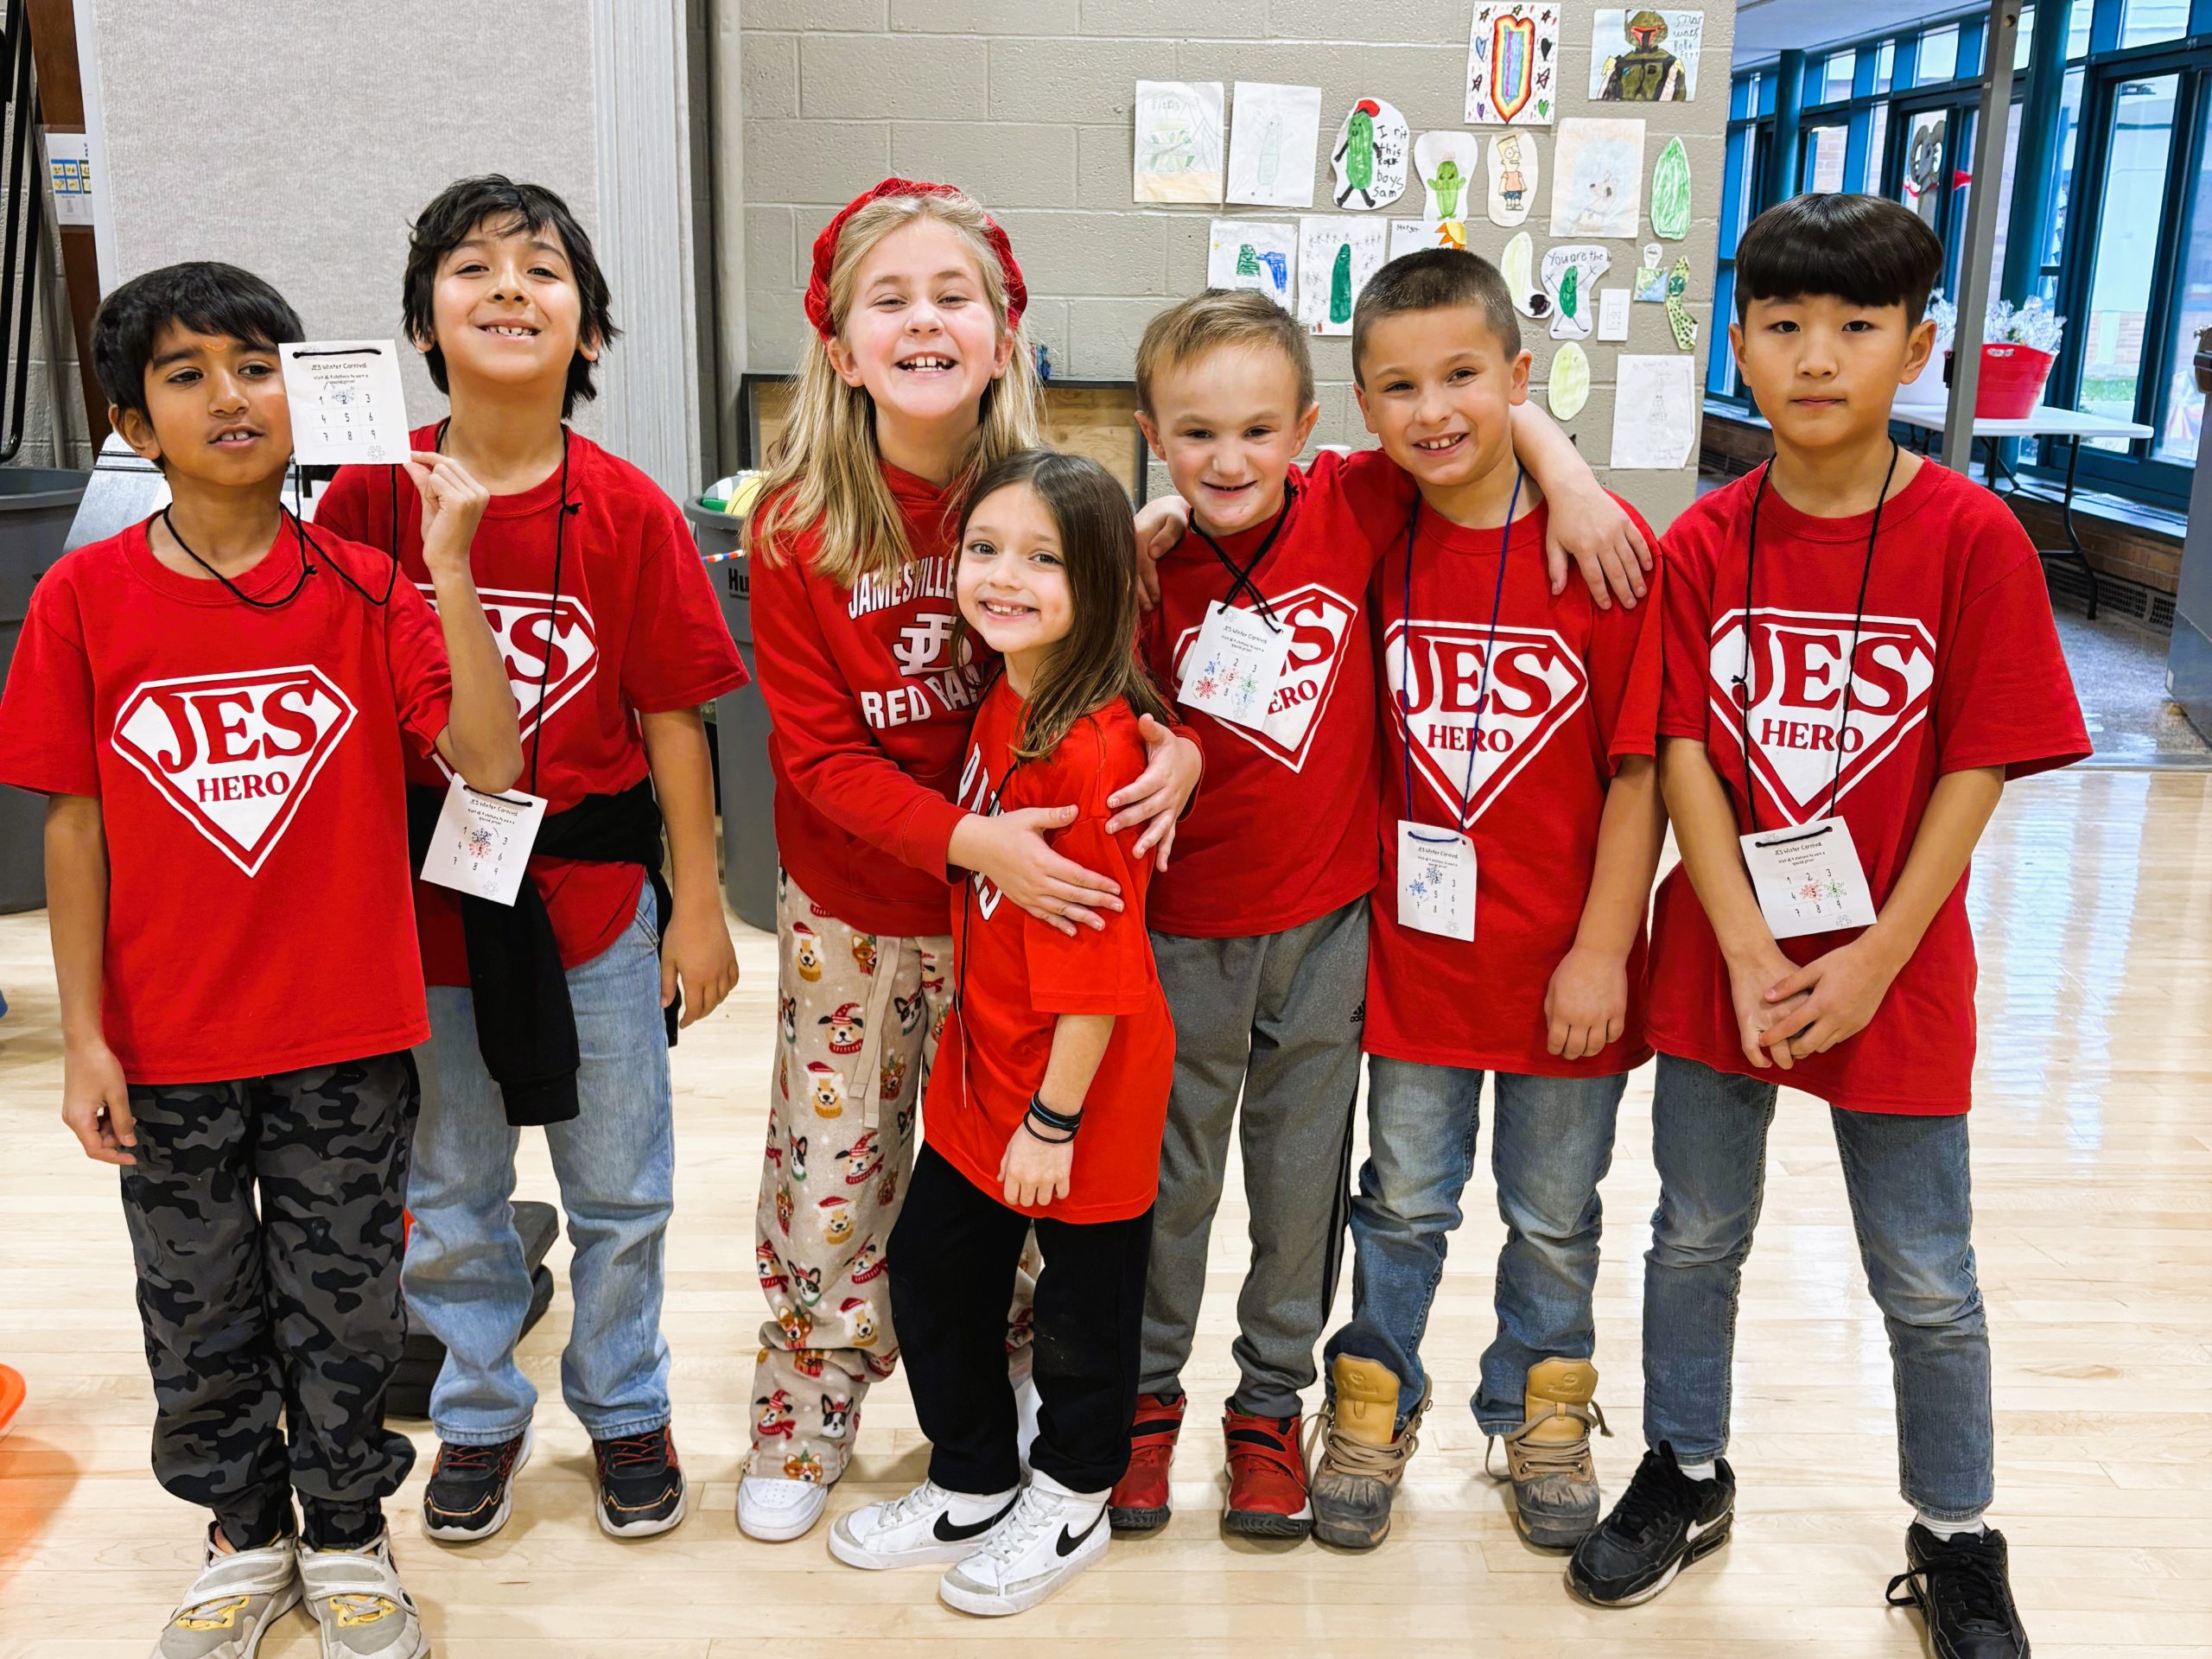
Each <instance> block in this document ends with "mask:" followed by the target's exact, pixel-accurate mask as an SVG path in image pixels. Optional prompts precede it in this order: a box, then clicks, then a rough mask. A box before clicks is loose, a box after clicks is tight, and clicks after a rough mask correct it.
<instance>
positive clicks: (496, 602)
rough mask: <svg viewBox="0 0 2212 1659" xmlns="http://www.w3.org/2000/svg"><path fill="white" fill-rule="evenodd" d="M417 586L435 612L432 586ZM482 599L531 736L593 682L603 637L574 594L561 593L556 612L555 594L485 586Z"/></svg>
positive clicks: (519, 718) (521, 721) (519, 720)
mask: <svg viewBox="0 0 2212 1659" xmlns="http://www.w3.org/2000/svg"><path fill="white" fill-rule="evenodd" d="M415 585H416V587H418V588H422V590H423V598H424V599H426V600H429V601H430V606H431V608H432V609H434V610H435V608H436V607H437V600H436V598H435V595H434V594H433V593H432V591H431V589H430V588H429V585H428V584H426V583H423V582H417V583H416V584H415ZM477 597H478V598H479V599H480V600H482V601H484V617H485V620H486V621H488V622H489V623H491V625H492V637H493V639H496V640H498V641H499V657H500V659H501V660H502V661H503V662H504V663H505V664H506V670H507V683H508V685H509V686H510V687H512V690H513V691H514V694H515V723H516V724H517V725H518V727H519V728H521V733H522V735H523V736H524V737H528V736H529V735H530V734H531V733H532V732H533V731H535V730H537V727H538V726H539V724H540V723H541V722H543V721H548V720H550V719H551V718H552V717H553V716H554V715H555V714H556V712H558V710H559V709H560V708H561V705H562V704H563V703H565V702H568V701H569V698H571V697H573V696H575V695H576V693H578V692H579V691H581V690H583V689H584V688H585V687H586V686H588V685H589V684H590V683H591V677H592V671H593V669H594V668H595V667H596V666H597V665H598V663H599V636H598V633H597V631H596V629H595V628H594V625H593V622H592V617H591V612H590V610H589V609H588V608H587V607H586V606H585V605H584V602H583V601H582V600H580V599H577V598H575V596H574V595H572V594H562V595H561V603H560V606H559V607H558V609H556V610H554V611H552V612H551V613H550V614H549V613H548V609H547V604H546V601H548V600H549V599H550V598H551V597H552V595H551V594H533V593H530V592H528V591H526V590H524V589H521V588H480V589H479V590H478V592H477ZM541 685H543V689H544V696H543V699H542V700H541V699H540V697H539V696H538V690H539V687H540V686H541Z"/></svg>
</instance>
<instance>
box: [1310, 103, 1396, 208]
mask: <svg viewBox="0 0 2212 1659" xmlns="http://www.w3.org/2000/svg"><path fill="white" fill-rule="evenodd" d="M1412 137H1413V136H1412V134H1411V132H1410V131H1408V129H1407V126H1406V118H1405V117H1404V116H1402V115H1400V114H1399V113H1398V111H1397V110H1396V109H1395V107H1394V106H1393V105H1389V104H1386V103H1384V102H1383V100H1382V99H1379V98H1363V99H1360V100H1359V102H1357V104H1355V105H1352V106H1351V109H1350V110H1349V111H1346V112H1345V115H1344V125H1343V126H1341V127H1339V128H1338V129H1337V147H1336V148H1335V149H1332V150H1331V151H1330V152H1329V160H1330V162H1331V163H1332V166H1333V167H1334V168H1335V169H1336V176H1337V188H1336V191H1335V193H1334V200H1335V201H1336V204H1337V206H1338V207H1348V208H1350V209H1351V211H1352V212H1354V213H1370V212H1372V211H1373V210H1374V209H1375V208H1377V207H1389V205H1390V204H1391V203H1392V202H1394V201H1395V200H1397V199H1398V198H1399V197H1400V196H1402V195H1403V194H1406V152H1407V149H1408V147H1409V146H1410V144H1411V143H1412Z"/></svg>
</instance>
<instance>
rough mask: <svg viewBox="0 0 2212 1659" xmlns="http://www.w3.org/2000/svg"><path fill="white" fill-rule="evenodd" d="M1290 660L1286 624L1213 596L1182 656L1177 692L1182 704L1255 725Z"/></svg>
mask: <svg viewBox="0 0 2212 1659" xmlns="http://www.w3.org/2000/svg"><path fill="white" fill-rule="evenodd" d="M1289 665H1290V630H1289V629H1288V628H1286V627H1283V626H1280V625H1278V624H1275V623H1272V622H1270V621H1268V619H1267V618H1266V617H1264V616H1262V615H1261V614H1259V613H1258V612H1256V611H1241V610H1232V609H1231V608H1230V607H1228V606H1226V605H1224V604H1222V603H1221V602H1220V601H1215V602H1214V603H1213V604H1211V605H1209V606H1208V607H1206V620H1205V626H1203V627H1201V628H1200V629H1199V630H1198V640H1197V643H1195V644H1194V645H1192V647H1191V652H1190V655H1189V656H1187V657H1185V658H1184V659H1183V680H1182V683H1181V684H1180V685H1179V686H1178V687H1177V688H1176V696H1178V698H1179V699H1180V700H1181V702H1182V704H1183V706H1184V707H1185V708H1186V709H1197V710H1198V711H1199V712H1200V713H1202V714H1208V715H1212V716H1213V717H1214V718H1215V719H1216V720H1226V721H1231V722H1233V723H1234V724H1236V725H1238V726H1249V727H1250V728H1253V729H1255V730H1257V729H1258V728H1260V727H1261V726H1262V725H1263V724H1264V723H1265V722H1266V721H1267V718H1268V708H1269V706H1270V705H1271V704H1272V703H1273V702H1274V696H1275V688H1276V686H1278V685H1280V684H1281V683H1282V677H1283V672H1284V671H1285V670H1286V669H1287V668H1288V667H1289Z"/></svg>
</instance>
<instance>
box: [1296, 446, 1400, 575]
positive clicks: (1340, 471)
mask: <svg viewBox="0 0 2212 1659" xmlns="http://www.w3.org/2000/svg"><path fill="white" fill-rule="evenodd" d="M1326 467H1333V470H1334V471H1335V473H1336V474H1337V477H1336V482H1337V485H1338V487H1339V488H1340V489H1342V490H1343V491H1344V500H1345V502H1346V503H1347V504H1348V505H1350V506H1351V513H1352V518H1353V519H1354V521H1355V522H1356V523H1357V524H1358V525H1359V527H1360V528H1361V529H1362V530H1363V531H1366V532H1367V540H1368V549H1367V550H1368V552H1369V554H1370V556H1374V557H1380V556H1382V555H1383V553H1384V552H1386V551H1388V550H1389V549H1390V548H1391V547H1392V546H1394V545H1396V544H1398V543H1402V542H1403V541H1404V540H1405V536H1406V521H1407V520H1408V519H1409V518H1412V517H1413V513H1414V503H1415V502H1417V501H1418V500H1419V499H1421V486H1419V485H1417V484H1415V483H1414V475H1413V474H1411V473H1409V472H1408V471H1407V470H1406V469H1405V468H1404V467H1401V466H1399V465H1398V463H1397V462H1396V461H1393V460H1391V459H1390V457H1389V455H1388V454H1384V453H1383V451H1382V450H1380V449H1355V450H1354V451H1352V453H1351V454H1348V455H1342V456H1339V455H1337V454H1332V453H1330V452H1324V453H1323V454H1320V455H1319V456H1317V457H1315V460H1314V463H1313V470H1314V473H1315V474H1317V475H1318V476H1325V473H1324V468H1326ZM1371 568H1372V567H1371V566H1370V569H1371Z"/></svg>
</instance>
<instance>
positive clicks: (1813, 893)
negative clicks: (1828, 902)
mask: <svg viewBox="0 0 2212 1659" xmlns="http://www.w3.org/2000/svg"><path fill="white" fill-rule="evenodd" d="M1823 891H1824V889H1823V888H1822V886H1821V883H1820V882H1818V881H1808V882H1807V883H1806V884H1805V885H1804V886H1803V887H1800V888H1798V889H1797V896H1798V897H1799V898H1800V899H1811V900H1813V901H1814V902H1815V903H1818V902H1819V901H1820V899H1821V894H1822V893H1823Z"/></svg>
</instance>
